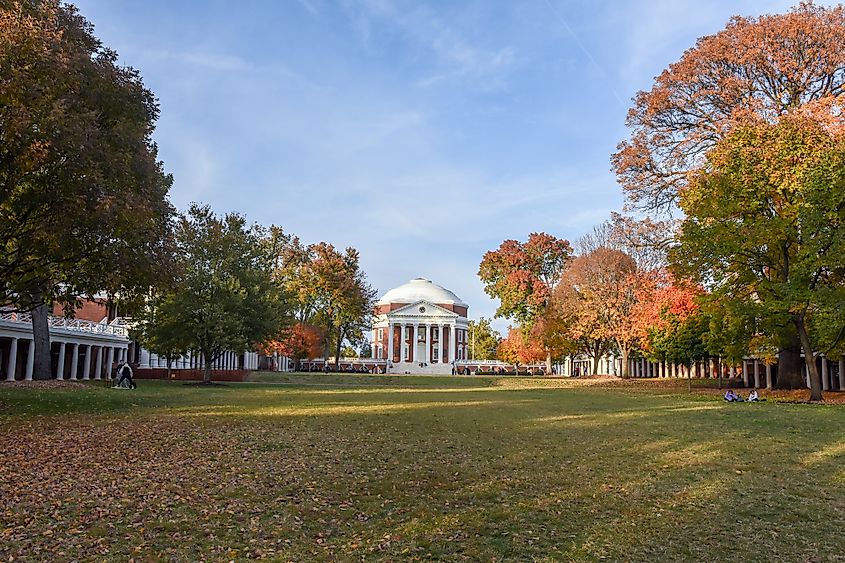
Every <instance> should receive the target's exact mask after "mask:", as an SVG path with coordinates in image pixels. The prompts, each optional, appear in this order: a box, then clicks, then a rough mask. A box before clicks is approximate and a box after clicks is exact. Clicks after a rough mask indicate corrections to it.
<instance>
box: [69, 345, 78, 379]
mask: <svg viewBox="0 0 845 563" xmlns="http://www.w3.org/2000/svg"><path fill="white" fill-rule="evenodd" d="M78 372H79V344H74V345H73V347H72V350H71V356H70V379H76V375H77V373H78Z"/></svg>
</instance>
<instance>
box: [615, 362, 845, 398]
mask: <svg viewBox="0 0 845 563" xmlns="http://www.w3.org/2000/svg"><path fill="white" fill-rule="evenodd" d="M819 362H820V364H821V366H820V371H821V379H822V390H823V391H830V390H832V389H838V390H840V391H841V390H845V358H840V359H839V360H838V361H836V360H834V361H831V360H828V359H827V358H825V357H823V356H822V357H821V358H819ZM834 362H835V363H836V366H835V367H836V373H835V374H834V370H833V369H832V368H831V363H834ZM801 365H802V370H803V372H804V378H805V380H806V382H807V387H809V386H810V377H809V370H808V368H807V365H806V364H805V363H803V362H802V364H801ZM628 367H629V371H628V373H629V374H630V376H631V377H682V378H685V377H687V376H689V377H714V378H715V377H718V376H719V370H720V369H721V370H722V373H723V374H724V375H726V376H728V377H736V376H737V367H736V366H729V365H727V364H725V363H722V364H721V366H720V365H719V362H718V360H716V359H715V358H711V359H709V360H707V361H701V362H696V363H694V364H692V365H691V366H690V367H687V366H684V365H675V364H669V363H666V362H651V361H648V360H646V359H644V358H636V359H631V360H629V361H628ZM740 371H741V373H740V374H739V375H740V376H741V377H742V382H743V384H744V385H745V386H746V387H755V388H763V387H766V388H768V389H771V388H772V386H773V384H774V373H773V371H774V370H773V368H772V365H771V364H767V363H764V362H762V361H760V360H758V359H754V358H751V359H745V360H743V361H742V366H741V370H740Z"/></svg>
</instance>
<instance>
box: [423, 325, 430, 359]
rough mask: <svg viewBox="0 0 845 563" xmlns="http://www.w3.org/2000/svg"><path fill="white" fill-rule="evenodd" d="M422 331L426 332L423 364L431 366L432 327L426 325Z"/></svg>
mask: <svg viewBox="0 0 845 563" xmlns="http://www.w3.org/2000/svg"><path fill="white" fill-rule="evenodd" d="M422 329H423V330H424V331H425V348H424V350H425V352H424V353H423V362H425V363H427V364H430V363H431V325H428V324H425V325H422Z"/></svg>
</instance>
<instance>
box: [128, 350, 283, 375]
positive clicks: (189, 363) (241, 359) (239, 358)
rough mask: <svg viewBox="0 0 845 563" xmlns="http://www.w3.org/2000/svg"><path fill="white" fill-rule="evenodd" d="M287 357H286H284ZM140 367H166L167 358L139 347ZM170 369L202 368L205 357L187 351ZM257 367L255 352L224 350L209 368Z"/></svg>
mask: <svg viewBox="0 0 845 563" xmlns="http://www.w3.org/2000/svg"><path fill="white" fill-rule="evenodd" d="M273 358H274V360H275V363H276V365H278V364H279V363H281V362H279V358H281V356H279V355H278V354H275V355H274V356H273ZM285 359H287V358H285ZM139 367H140V368H166V367H167V358H165V357H164V356H161V355H158V354H154V353H152V352H150V351H149V350H146V349H145V348H141V354H140V361H139ZM170 368H171V369H204V368H205V358H203V357H202V356H201V355H200V354H197V353H193V352H192V353H188V354H185V355H182V356H180V357H178V358H176V359H175V360H173V361H172V362H171V363H170ZM258 368H259V355H258V353H257V352H245V353H243V354H239V353H237V352H224V353H223V354H221V355H220V357H218V358H217V359H216V360H214V361H213V362H212V363H211V369H215V370H239V369H244V370H257V369H258Z"/></svg>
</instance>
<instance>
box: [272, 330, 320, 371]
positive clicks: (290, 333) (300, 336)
mask: <svg viewBox="0 0 845 563" xmlns="http://www.w3.org/2000/svg"><path fill="white" fill-rule="evenodd" d="M325 339H326V336H325V334H324V333H323V331H322V329H320V328H319V327H316V326H314V325H310V324H306V323H296V324H294V325H292V326H290V327H287V328H285V329H283V330H282V332H281V334H280V335H279V337H278V338H277V339H273V340H270V341H268V342H265V343H264V345H263V349H264V350H265V352H269V353H270V354H272V353H274V352H275V353H277V354H279V355H280V356H285V357H287V358H290V359H292V360H293V362H294V370H295V371H299V370H300V368H301V365H302V360H308V359H311V358H318V357H320V355H321V354H322V353H323V342H325Z"/></svg>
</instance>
